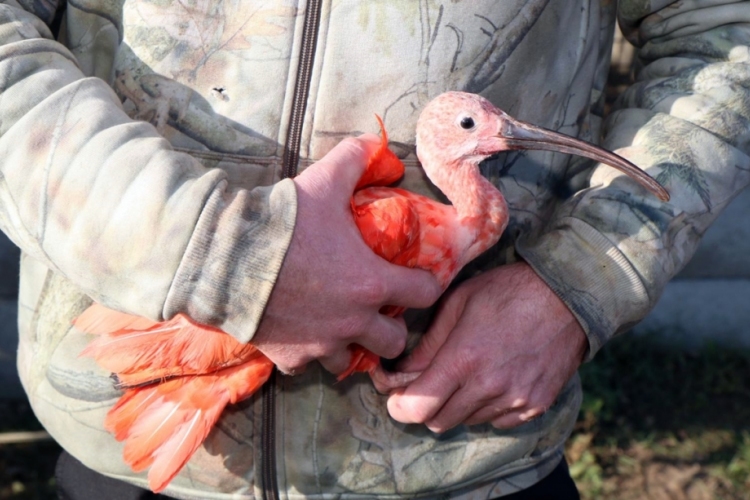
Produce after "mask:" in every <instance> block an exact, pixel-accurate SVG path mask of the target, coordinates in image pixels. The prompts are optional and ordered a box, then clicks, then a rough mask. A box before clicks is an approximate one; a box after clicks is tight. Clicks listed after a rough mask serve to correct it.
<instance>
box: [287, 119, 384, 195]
mask: <svg viewBox="0 0 750 500" xmlns="http://www.w3.org/2000/svg"><path fill="white" fill-rule="evenodd" d="M379 143H380V139H378V137H377V136H375V135H372V134H367V135H363V136H361V137H358V138H354V137H348V138H346V139H344V140H343V141H341V142H339V143H338V144H337V145H336V146H335V147H334V148H333V149H331V150H330V151H329V152H328V154H326V155H325V156H324V157H323V158H321V159H320V160H319V161H317V162H315V164H314V165H312V166H311V167H310V168H308V169H307V170H305V172H303V173H302V174H301V175H300V176H299V177H298V178H304V177H308V176H311V175H313V174H317V173H319V172H322V171H325V172H326V175H327V176H328V178H330V179H333V180H335V181H336V183H337V184H339V186H340V189H339V190H337V191H336V192H337V193H339V194H341V195H342V196H343V197H344V198H345V199H346V202H347V203H348V202H349V197H350V196H351V195H352V192H353V191H354V187H355V186H356V185H357V182H359V179H360V177H362V174H363V173H364V171H365V168H367V162H368V160H369V158H370V156H371V155H372V154H373V153H374V151H375V150H376V149H377V147H378V145H379ZM303 176H304V177H303Z"/></svg>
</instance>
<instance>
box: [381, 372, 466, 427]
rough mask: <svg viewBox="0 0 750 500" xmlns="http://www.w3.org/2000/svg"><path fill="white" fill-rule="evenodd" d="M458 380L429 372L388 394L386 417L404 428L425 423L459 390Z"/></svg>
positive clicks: (457, 378) (446, 374)
mask: <svg viewBox="0 0 750 500" xmlns="http://www.w3.org/2000/svg"><path fill="white" fill-rule="evenodd" d="M458 380H459V377H456V376H452V375H451V374H448V373H444V374H441V373H439V372H438V371H437V370H435V369H434V368H430V369H428V370H426V371H425V372H423V373H422V375H421V376H420V377H419V378H417V380H415V381H414V382H413V383H412V384H410V385H409V386H408V387H407V388H406V389H398V390H396V391H394V392H393V393H392V394H391V396H390V397H389V398H388V413H390V414H391V417H393V418H394V419H395V420H397V421H399V422H402V423H404V424H420V423H427V422H429V421H431V420H432V418H433V417H434V416H435V415H436V414H437V413H438V412H439V411H440V409H441V408H442V407H443V405H445V403H446V402H447V401H448V400H449V399H450V397H451V396H452V395H453V393H454V392H456V391H457V390H458V389H459V388H460V384H459V382H458ZM428 427H429V425H428ZM431 430H434V429H431Z"/></svg>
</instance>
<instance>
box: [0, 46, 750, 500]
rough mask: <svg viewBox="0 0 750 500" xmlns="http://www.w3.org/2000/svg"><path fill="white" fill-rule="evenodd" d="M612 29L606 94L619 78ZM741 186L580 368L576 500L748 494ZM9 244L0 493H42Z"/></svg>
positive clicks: (43, 467) (4, 265)
mask: <svg viewBox="0 0 750 500" xmlns="http://www.w3.org/2000/svg"><path fill="white" fill-rule="evenodd" d="M632 59H633V49H632V47H631V46H630V45H629V44H628V43H627V42H626V41H625V40H624V39H623V38H622V36H621V35H619V33H618V37H617V39H616V40H615V45H614V48H613V64H612V68H611V71H610V81H609V87H608V89H607V98H608V101H609V102H610V103H611V102H612V101H613V100H614V98H615V97H616V96H617V95H618V94H619V92H621V91H622V90H623V89H624V88H625V87H626V86H627V85H628V83H629V82H630V68H631V64H632ZM748 216H750V190H745V191H744V192H743V193H741V194H740V196H739V197H738V198H737V199H735V200H734V201H733V202H732V204H731V205H730V206H729V207H728V208H727V210H726V211H725V213H724V214H722V216H721V217H720V218H719V220H718V221H717V222H716V223H715V224H714V225H713V226H712V227H711V229H710V230H709V231H708V232H707V233H706V235H705V237H704V239H703V242H702V244H701V247H700V249H699V250H698V252H697V253H696V255H695V256H694V258H693V260H692V261H691V262H690V264H689V265H688V266H687V267H686V268H685V270H684V271H683V272H682V273H681V274H680V275H679V276H678V277H677V278H676V279H675V280H673V282H671V283H670V284H669V285H668V287H667V289H666V291H665V293H664V295H663V297H662V298H661V300H660V302H659V304H658V305H657V307H656V309H655V310H654V311H653V312H652V313H651V315H650V316H649V317H648V318H646V320H645V321H643V322H642V323H641V324H640V325H638V327H637V328H636V329H635V330H634V331H633V332H632V333H630V334H627V335H623V336H621V337H620V338H619V339H617V340H615V341H613V342H612V343H610V344H609V345H608V346H607V347H606V348H605V349H603V350H602V351H601V352H600V353H599V354H598V355H597V357H596V359H595V360H594V361H592V362H591V363H588V364H587V365H585V366H584V367H583V368H582V369H581V376H582V379H583V384H584V391H585V396H584V403H583V407H582V409H581V413H580V415H579V419H578V423H577V426H576V430H575V432H574V434H573V436H572V437H571V439H570V440H569V443H568V447H567V450H566V454H567V458H568V462H569V463H570V467H571V473H572V475H573V477H574V479H575V480H576V483H577V484H578V487H579V489H580V490H581V494H582V497H583V498H584V499H587V500H588V499H599V498H602V499H617V500H631V499H632V500H636V499H638V500H642V499H649V500H722V499H724V500H730V499H731V500H735V499H737V500H748V499H750V427H748V422H750V223H748ZM18 259H19V253H18V250H17V249H16V248H15V247H14V246H13V244H12V243H10V241H8V240H7V238H6V237H5V236H4V235H3V234H2V233H0V499H14V500H22V499H39V500H41V499H44V500H47V499H54V498H56V496H55V494H54V475H53V471H54V463H55V460H56V458H57V454H58V453H59V451H60V450H59V448H58V447H57V445H56V444H55V443H54V442H53V441H51V440H49V438H48V437H47V436H46V434H45V433H44V432H43V430H42V428H41V426H40V425H39V423H38V422H37V421H36V419H35V417H34V415H33V413H32V412H31V409H30V408H29V405H28V403H27V401H26V400H25V397H24V394H23V390H22V389H21V385H20V382H19V381H18V376H17V374H16V367H15V351H16V344H17V331H16V305H17V303H16V298H15V297H16V294H17V291H18Z"/></svg>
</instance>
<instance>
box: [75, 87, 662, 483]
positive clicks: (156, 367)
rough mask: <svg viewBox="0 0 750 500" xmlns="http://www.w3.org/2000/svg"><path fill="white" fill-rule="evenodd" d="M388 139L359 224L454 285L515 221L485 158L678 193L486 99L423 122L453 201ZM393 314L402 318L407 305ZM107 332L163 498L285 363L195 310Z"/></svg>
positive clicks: (439, 105) (438, 103)
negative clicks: (574, 161) (415, 177)
mask: <svg viewBox="0 0 750 500" xmlns="http://www.w3.org/2000/svg"><path fill="white" fill-rule="evenodd" d="M380 124H381V129H382V132H383V134H382V142H381V145H380V147H379V148H378V150H377V151H376V152H375V153H374V154H373V155H372V157H371V159H370V162H369V165H368V167H367V170H366V171H365V173H364V174H363V176H362V178H361V179H360V182H359V184H358V186H357V190H356V192H355V194H354V196H353V197H352V202H351V203H352V211H353V214H354V218H355V222H356V224H357V226H358V227H359V229H360V232H361V233H362V236H363V238H364V240H365V242H366V243H367V244H368V245H369V246H370V248H372V249H373V251H374V252H375V253H377V254H378V255H380V256H381V257H383V258H385V259H386V260H388V261H390V262H392V263H395V264H398V265H403V266H408V267H417V268H421V269H426V270H428V271H430V272H432V273H433V274H434V275H435V276H436V278H437V279H438V281H439V282H440V284H441V285H442V286H443V287H444V288H446V287H447V286H448V284H450V282H451V280H452V279H453V278H454V277H455V276H456V274H457V273H458V272H459V271H460V270H461V268H462V267H463V266H464V265H466V264H467V263H468V262H470V261H471V260H473V259H474V258H476V257H477V256H478V255H480V254H481V253H482V252H484V251H485V250H487V249H488V248H490V247H491V246H493V245H494V244H495V243H496V242H497V241H498V240H499V238H500V236H501V234H502V232H503V230H504V229H505V227H506V225H507V222H508V208H507V205H506V203H505V199H504V198H503V196H502V194H501V193H500V192H499V191H498V190H497V188H496V187H495V186H494V185H492V184H491V183H490V182H489V181H488V180H486V179H485V178H484V177H482V175H481V174H480V172H479V168H478V165H479V163H480V162H481V161H482V160H484V159H486V158H488V157H489V156H492V155H494V154H496V153H498V152H500V151H508V150H514V149H544V150H551V151H559V152H564V153H573V154H578V155H582V156H585V157H588V158H591V159H594V160H596V161H599V162H602V163H606V164H608V165H611V166H613V167H615V168H617V169H619V170H621V171H623V172H624V173H626V174H628V175H629V176H631V177H633V178H634V179H635V180H637V181H638V182H639V183H640V184H642V185H643V186H644V187H646V188H647V189H648V190H650V191H651V192H652V193H654V194H655V195H656V196H657V197H659V198H660V199H662V200H665V201H666V200H668V199H669V194H668V193H667V191H666V190H665V189H664V188H663V187H662V186H661V185H659V184H658V183H657V182H656V181H655V180H654V179H652V178H651V177H649V176H648V175H647V174H646V173H644V172H643V171H641V170H640V169H638V168H637V167H636V166H635V165H633V164H632V163H630V162H628V161H627V160H625V159H623V158H621V157H619V156H617V155H615V154H613V153H610V152H609V151H606V150H604V149H601V148H598V147H596V146H593V145H591V144H588V143H585V142H583V141H580V140H577V139H574V138H571V137H568V136H565V135H562V134H559V133H557V132H552V131H549V130H546V129H542V128H539V127H536V126H533V125H530V124H527V123H524V122H521V121H518V120H515V119H513V118H511V117H510V116H508V115H507V114H506V113H504V112H503V111H501V110H499V109H497V108H496V107H495V106H493V105H492V104H491V103H490V102H489V101H487V100H486V99H484V98H482V97H480V96H477V95H474V94H467V93H462V92H448V93H445V94H442V95H440V96H439V97H437V98H436V99H434V100H433V101H432V102H430V103H429V104H428V105H427V107H426V108H425V109H424V111H423V112H422V114H421V116H420V118H419V121H418V123H417V155H418V156H419V159H420V161H421V163H422V166H423V168H424V170H425V173H426V174H427V176H428V177H429V178H430V180H431V181H432V182H433V183H434V184H435V186H437V187H438V188H440V190H441V191H442V192H443V193H444V194H445V195H446V196H447V198H448V199H449V200H450V201H451V202H452V205H444V204H442V203H439V202H436V201H434V200H432V199H430V198H427V197H424V196H421V195H418V194H415V193H411V192H409V191H406V190H403V189H397V188H390V187H386V186H387V185H389V184H391V183H393V182H395V181H396V180H398V179H399V178H400V177H401V176H402V175H403V172H404V167H403V164H402V163H401V161H400V160H399V159H398V158H397V157H396V156H395V155H394V154H393V153H392V152H391V151H390V150H389V149H388V147H387V143H388V138H387V134H386V131H385V129H384V128H383V125H382V122H380ZM385 309H387V310H384V311H383V312H384V313H385V314H389V315H391V316H396V315H397V314H400V313H401V312H403V311H402V310H401V309H399V308H396V307H388V308H385ZM75 325H76V327H78V328H79V329H81V330H82V331H84V332H87V333H91V334H97V335H99V337H98V338H97V339H96V340H94V341H93V342H92V343H91V344H89V346H88V347H87V348H86V349H85V350H84V351H83V353H82V355H85V356H92V357H94V358H95V359H96V361H97V362H98V363H99V365H100V366H102V367H103V368H104V369H106V370H108V371H111V372H112V373H114V374H115V375H116V378H117V380H118V383H119V386H120V387H121V388H123V389H125V393H124V394H123V396H122V397H121V398H120V400H119V401H118V402H117V404H116V405H115V406H114V407H113V408H112V409H111V410H110V412H109V413H108V415H107V418H106V420H105V428H106V429H107V430H109V431H110V432H112V433H113V434H114V435H115V438H116V439H117V440H118V441H125V448H124V451H123V458H124V460H125V462H126V463H128V464H129V465H130V466H131V468H132V469H133V470H134V471H136V472H137V471H143V470H145V469H147V468H150V469H149V473H148V480H149V486H150V488H151V489H152V490H153V491H155V492H158V491H161V490H163V489H164V488H166V486H167V485H168V484H169V482H170V481H171V480H172V479H173V478H174V476H175V475H176V474H177V473H178V472H179V471H180V469H182V467H183V466H184V465H185V463H186V462H187V461H188V460H189V459H190V457H191V456H192V455H193V453H194V452H195V451H196V450H197V449H198V447H200V445H201V444H202V443H203V441H204V440H205V439H206V437H207V436H208V433H209V432H210V430H211V428H212V427H213V425H214V424H215V423H216V421H217V420H218V418H219V416H220V415H221V413H222V411H223V410H224V408H225V406H226V405H227V404H229V403H236V402H238V401H241V400H242V399H245V398H248V397H250V396H251V395H252V394H253V393H254V392H255V391H256V390H257V389H258V388H259V387H260V386H261V385H263V384H264V383H265V381H266V380H267V379H268V377H269V376H270V374H271V371H272V368H273V363H272V362H271V361H270V360H269V359H268V358H267V357H266V356H264V355H263V354H262V353H261V352H260V351H258V350H257V349H256V348H255V347H253V346H252V344H241V343H239V342H238V341H237V340H235V339H234V337H232V336H230V335H228V334H226V333H224V332H222V331H221V330H218V329H215V328H212V327H209V326H206V325H200V324H197V323H195V322H193V321H192V320H191V319H190V318H188V317H186V316H184V315H177V316H175V317H174V318H172V319H171V320H169V321H165V322H154V321H151V320H147V319H144V318H139V317H136V316H131V315H127V314H124V313H120V312H117V311H113V310H111V309H107V308H105V307H104V306H101V305H98V304H94V305H92V306H91V307H90V308H89V309H87V310H86V311H85V312H84V313H83V314H82V315H81V316H80V317H79V318H78V319H77V320H76V321H75ZM352 352H353V355H352V361H351V364H350V367H349V368H348V369H347V370H346V371H345V372H344V373H342V374H341V375H340V376H339V379H341V378H343V377H346V376H348V375H350V374H351V373H353V372H356V371H369V372H370V373H372V371H373V370H374V369H375V368H376V367H377V366H378V365H379V363H380V360H379V358H378V357H377V356H375V355H374V354H372V353H371V352H369V351H367V350H365V349H364V348H362V347H360V346H352Z"/></svg>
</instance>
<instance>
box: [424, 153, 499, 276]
mask: <svg viewBox="0 0 750 500" xmlns="http://www.w3.org/2000/svg"><path fill="white" fill-rule="evenodd" d="M431 173H434V174H435V175H430V178H431V180H432V181H433V183H434V184H435V185H436V186H437V187H438V188H440V190H441V191H442V192H443V194H445V196H446V197H447V198H448V199H449V200H450V201H451V203H452V204H453V207H454V208H455V209H456V214H457V216H458V219H459V223H460V224H461V226H462V227H465V228H467V229H470V230H472V232H474V233H475V238H474V241H473V242H471V244H470V246H469V248H468V249H467V250H466V254H465V262H469V261H470V260H473V259H474V258H475V257H477V256H479V254H481V253H482V252H484V251H485V250H487V249H488V248H490V247H491V246H493V245H494V244H495V243H497V241H498V240H499V239H500V236H501V235H502V234H503V231H504V230H505V227H506V226H507V224H508V205H507V204H506V202H505V198H504V197H503V195H502V193H500V191H499V190H498V189H497V187H495V186H494V185H493V184H492V183H491V182H490V181H488V180H487V179H485V178H484V177H483V176H482V174H481V173H480V172H479V165H478V162H473V161H466V160H464V161H462V162H456V163H455V164H453V165H450V166H442V167H441V168H439V169H435V171H433V172H431Z"/></svg>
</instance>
